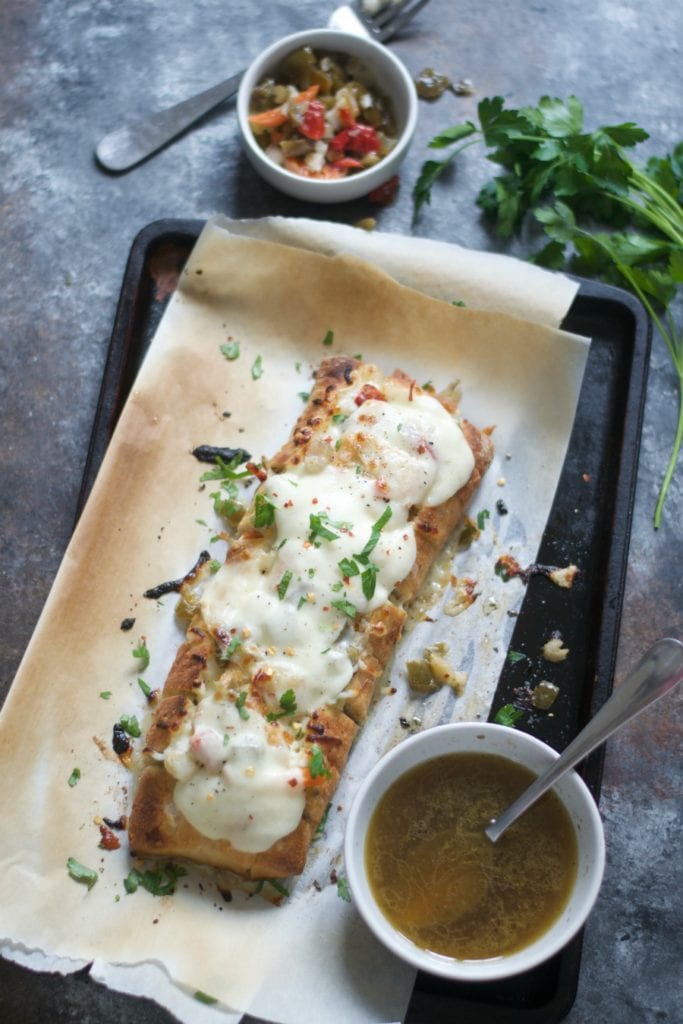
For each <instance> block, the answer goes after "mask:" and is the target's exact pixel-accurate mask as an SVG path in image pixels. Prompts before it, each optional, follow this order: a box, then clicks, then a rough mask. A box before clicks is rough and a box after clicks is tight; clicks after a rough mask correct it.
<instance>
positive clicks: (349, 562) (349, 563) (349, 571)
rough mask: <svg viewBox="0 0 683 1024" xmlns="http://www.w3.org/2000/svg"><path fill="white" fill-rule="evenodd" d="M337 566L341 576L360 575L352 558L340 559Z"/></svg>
mask: <svg viewBox="0 0 683 1024" xmlns="http://www.w3.org/2000/svg"><path fill="white" fill-rule="evenodd" d="M337 565H338V566H339V571H340V572H341V574H342V576H358V574H359V573H360V569H359V568H358V566H357V565H356V563H355V562H354V561H353V559H352V558H342V560H341V562H337Z"/></svg>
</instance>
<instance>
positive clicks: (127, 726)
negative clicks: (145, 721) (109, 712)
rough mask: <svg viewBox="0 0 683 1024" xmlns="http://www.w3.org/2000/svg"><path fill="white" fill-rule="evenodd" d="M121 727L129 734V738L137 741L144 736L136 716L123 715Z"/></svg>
mask: <svg viewBox="0 0 683 1024" xmlns="http://www.w3.org/2000/svg"><path fill="white" fill-rule="evenodd" d="M119 725H120V726H121V728H122V729H123V731H124V732H127V733H128V735H129V736H133V737H134V738H135V739H137V737H138V736H140V735H142V732H141V729H140V723H139V722H138V720H137V718H136V717H135V715H121V718H120V719H119Z"/></svg>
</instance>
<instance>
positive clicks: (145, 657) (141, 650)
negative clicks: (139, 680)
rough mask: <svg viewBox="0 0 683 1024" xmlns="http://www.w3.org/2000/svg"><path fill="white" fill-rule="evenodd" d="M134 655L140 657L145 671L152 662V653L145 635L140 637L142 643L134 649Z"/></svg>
mask: <svg viewBox="0 0 683 1024" xmlns="http://www.w3.org/2000/svg"><path fill="white" fill-rule="evenodd" d="M133 657H134V658H139V659H140V661H141V662H142V671H143V672H144V671H145V669H146V668H147V667H148V665H149V662H150V653H149V649H148V647H147V642H146V640H145V638H144V636H141V637H140V643H139V644H138V646H137V647H136V648H135V649H134V650H133Z"/></svg>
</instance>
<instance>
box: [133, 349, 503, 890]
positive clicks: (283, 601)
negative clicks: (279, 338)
mask: <svg viewBox="0 0 683 1024" xmlns="http://www.w3.org/2000/svg"><path fill="white" fill-rule="evenodd" d="M491 456H492V445H491V442H490V439H489V437H488V436H487V435H486V434H485V433H482V432H480V431H479V430H478V429H477V428H476V427H474V426H472V424H471V423H468V422H467V421H464V420H462V419H461V418H460V417H459V415H458V411H457V408H456V403H455V400H454V398H453V396H452V395H451V394H446V393H445V394H441V395H435V394H433V393H432V392H430V391H426V390H424V389H422V388H420V387H418V386H417V385H416V384H415V381H413V380H411V379H410V378H409V377H407V376H406V375H405V374H404V373H402V372H400V371H396V372H394V373H393V374H391V376H388V377H387V376H385V375H384V374H383V373H382V372H381V371H380V370H379V369H378V368H377V367H376V366H373V365H370V364H366V363H361V362H360V361H359V360H357V359H352V358H349V357H345V356H337V357H333V358H330V359H327V360H325V361H324V362H323V363H322V364H321V366H320V367H319V369H318V372H317V374H316V379H315V385H314V387H313V391H312V393H311V396H310V399H309V401H308V404H307V406H306V409H305V410H304V412H303V413H302V414H301V416H300V417H299V419H298V421H297V423H296V425H295V427H294V430H293V432H292V434H291V437H290V439H289V440H288V441H287V443H286V444H285V445H284V447H283V448H282V450H281V451H280V452H279V453H278V454H277V455H276V456H275V458H273V459H272V461H271V462H270V464H269V465H268V467H267V469H268V472H267V476H266V474H265V473H264V474H263V476H264V477H265V479H264V480H262V481H261V483H260V485H259V487H258V489H257V491H256V493H255V495H254V499H253V501H252V504H251V506H250V508H249V510H248V511H247V513H246V514H245V515H244V517H243V518H242V520H241V522H240V525H239V529H238V533H237V537H236V539H235V541H234V542H233V543H232V545H231V547H230V549H229V551H228V555H227V558H226V561H225V563H224V564H223V565H222V566H221V567H220V569H219V570H218V571H217V572H215V573H214V574H213V575H210V574H209V573H205V572H202V571H200V572H199V574H198V576H199V577H204V578H203V579H202V578H194V579H193V580H192V586H191V587H189V588H188V590H189V592H190V598H189V600H190V603H191V604H193V605H194V614H193V616H192V619H191V622H190V626H189V629H188V631H187V638H186V640H185V642H184V643H183V644H182V646H181V647H180V649H179V650H178V653H177V656H176V659H175V662H174V664H173V666H172V668H171V670H170V672H169V674H168V678H167V680H166V683H165V685H164V688H163V693H162V696H161V699H160V701H159V704H158V705H157V707H156V708H155V712H154V716H153V721H152V724H151V727H150V729H149V731H148V734H147V737H146V757H147V765H146V767H144V769H143V771H142V773H141V775H140V777H139V780H138V784H137V788H136V793H135V798H134V802H133V809H132V814H131V817H130V821H129V838H130V846H131V850H132V851H133V853H134V854H136V855H140V856H153V857H160V856H162V857H173V858H184V859H188V860H191V861H197V862H199V863H201V864H206V865H211V866H213V867H217V868H224V869H230V870H232V871H234V872H236V873H237V874H239V875H242V876H244V877H246V878H251V879H259V878H282V877H286V876H288V875H291V874H297V873H299V872H300V871H301V870H302V869H303V866H304V863H305V860H306V856H307V853H308V848H309V846H310V843H311V840H312V838H313V836H314V835H315V832H316V828H317V827H318V825H319V823H320V821H321V819H322V817H323V814H324V812H325V809H326V807H327V804H328V802H329V801H330V800H331V798H332V794H333V793H334V790H335V788H336V785H337V782H338V779H339V775H340V773H341V771H342V770H343V768H344V765H345V762H346V760H347V757H348V754H349V750H350V747H351V744H352V743H353V740H354V737H355V736H356V733H357V731H358V729H359V727H360V725H361V724H362V723H363V721H364V719H365V718H366V716H367V714H368V711H369V708H370V704H371V701H372V699H373V694H374V691H375V688H376V684H377V682H378V680H379V679H380V677H381V676H382V674H383V672H384V670H385V668H386V666H387V664H388V662H389V660H390V658H391V655H392V652H393V650H394V648H395V647H396V644H397V643H398V640H399V637H400V635H401V630H402V628H403V624H404V621H405V619H406V608H407V607H408V606H409V605H410V603H411V601H413V600H414V598H415V597H416V595H417V593H418V591H419V589H420V586H421V584H422V582H423V580H424V579H425V576H426V575H427V573H428V571H429V569H430V566H431V565H432V563H433V562H434V559H435V558H436V556H437V555H438V553H439V552H440V551H441V549H442V548H443V546H444V544H445V542H446V540H447V539H448V537H449V535H450V534H451V532H452V531H453V529H454V528H455V527H456V526H457V525H458V523H460V522H461V521H462V519H463V516H464V513H465V509H466V507H467V505H468V502H469V501H470V499H471V497H472V495H473V493H474V491H475V490H476V488H477V486H478V484H479V481H480V479H481V477H482V474H483V473H484V471H485V470H486V468H487V466H488V464H489V462H490V460H491ZM185 596H186V599H187V598H188V595H187V593H186V595H185Z"/></svg>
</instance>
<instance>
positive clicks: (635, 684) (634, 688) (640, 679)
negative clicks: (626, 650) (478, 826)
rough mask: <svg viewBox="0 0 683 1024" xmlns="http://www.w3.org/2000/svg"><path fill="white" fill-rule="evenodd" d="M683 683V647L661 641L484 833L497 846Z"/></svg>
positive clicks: (675, 643)
mask: <svg viewBox="0 0 683 1024" xmlns="http://www.w3.org/2000/svg"><path fill="white" fill-rule="evenodd" d="M681 680H683V644H682V643H681V642H680V641H679V640H674V639H673V638H671V637H666V638H665V639H663V640H658V641H657V643H656V644H654V645H653V646H652V647H651V648H650V649H649V651H647V652H646V654H645V655H644V656H643V658H642V659H641V660H640V662H639V663H638V664H637V665H636V667H635V668H634V669H633V671H632V672H630V673H629V675H628V676H627V677H626V679H625V680H624V681H623V683H621V685H620V686H618V687H617V689H616V690H615V691H614V693H613V694H612V696H611V697H610V698H609V700H608V701H606V702H605V703H604V704H603V706H602V707H601V708H600V710H599V711H598V713H597V714H596V715H595V716H594V717H593V718H592V719H591V720H590V722H589V723H588V725H587V726H586V727H585V728H584V729H582V730H581V732H580V733H579V735H578V736H576V737H575V739H573V740H572V742H571V743H570V744H569V746H568V747H567V748H566V750H565V751H564V752H563V753H562V754H561V755H560V757H558V759H557V760H556V761H553V763H552V765H551V766H550V768H548V770H547V771H546V772H544V773H543V775H539V777H538V778H537V779H536V780H535V781H534V782H532V784H531V785H530V786H529V788H528V789H525V790H524V792H523V793H522V795H521V796H519V797H517V799H516V800H515V802H514V803H513V804H511V805H510V807H508V809H507V810H506V811H504V812H503V813H502V814H501V815H500V817H499V818H496V819H495V820H494V821H492V822H491V824H490V825H489V826H488V828H486V829H484V832H485V834H486V835H487V836H488V838H489V839H490V840H491V842H492V843H495V842H496V841H497V840H498V839H500V837H501V836H502V834H503V832H505V830H506V829H508V828H509V827H510V825H512V823H513V821H516V820H517V818H519V817H520V815H522V814H524V812H525V811H527V810H528V809H529V807H531V805H532V804H534V803H536V801H537V800H538V799H539V797H541V796H543V794H544V793H545V792H546V790H548V789H550V787H551V786H552V785H553V784H554V783H555V782H557V780H558V779H559V778H560V776H561V775H564V774H565V772H568V771H569V770H570V769H571V768H573V767H574V765H575V764H578V762H579V761H583V759H584V757H587V756H588V755H589V754H590V753H591V751H593V750H595V748H596V747H599V746H600V744H601V743H604V742H605V740H606V739H607V738H608V737H609V736H611V735H612V733H614V732H616V731H617V729H620V728H621V726H622V725H624V723H625V722H628V721H630V719H631V718H634V717H635V716H636V715H637V714H639V713H640V712H641V711H642V710H643V709H644V708H646V707H647V706H648V704H652V703H653V702H654V701H656V700H659V698H660V697H663V696H664V694H665V693H667V692H668V691H669V690H672V689H673V688H674V686H677V685H678V684H679V683H680V682H681Z"/></svg>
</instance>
